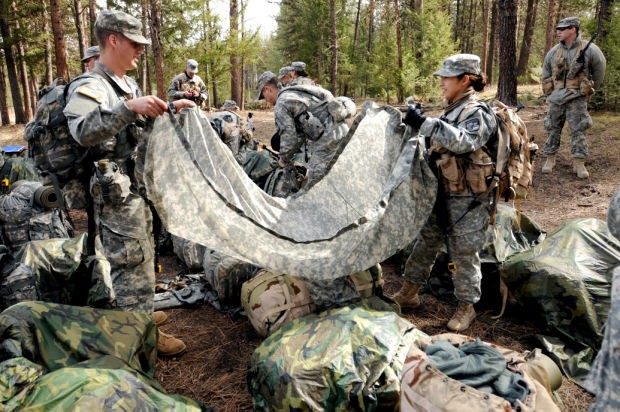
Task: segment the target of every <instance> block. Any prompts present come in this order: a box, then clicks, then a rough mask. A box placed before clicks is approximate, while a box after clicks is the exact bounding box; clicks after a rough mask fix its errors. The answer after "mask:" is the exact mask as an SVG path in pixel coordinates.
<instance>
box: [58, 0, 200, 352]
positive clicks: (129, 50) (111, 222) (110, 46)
mask: <svg viewBox="0 0 620 412" xmlns="http://www.w3.org/2000/svg"><path fill="white" fill-rule="evenodd" d="M95 35H96V37H97V40H98V43H99V45H100V47H101V55H100V57H99V61H98V62H97V63H96V65H95V68H94V69H93V71H92V73H93V74H94V76H90V77H86V78H81V79H78V80H76V81H75V82H73V83H71V86H70V88H69V92H68V98H67V106H66V108H65V110H64V113H65V115H66V116H67V120H68V124H69V130H70V132H71V135H72V136H73V138H74V139H75V140H76V141H77V142H78V143H79V144H80V145H82V146H85V147H89V148H90V152H91V153H92V155H93V156H94V158H95V160H97V162H95V164H96V170H95V174H94V176H93V178H92V180H91V193H92V195H93V201H94V209H95V212H94V213H95V216H94V218H95V223H96V225H97V238H98V241H100V242H101V245H102V247H103V250H104V253H105V256H106V257H107V258H108V260H109V261H110V265H111V273H112V283H113V286H114V291H115V294H116V298H117V302H118V307H119V308H121V309H123V310H134V311H139V312H144V313H148V314H152V313H153V299H154V293H155V272H154V262H153V238H152V230H153V228H152V216H151V212H150V210H149V207H148V205H147V203H146V201H145V198H144V197H143V196H144V192H145V191H144V183H143V181H142V175H141V173H140V171H141V166H143V164H144V158H143V157H142V156H144V146H145V142H144V141H143V140H142V139H141V127H140V126H141V125H142V124H143V123H141V122H137V121H139V120H141V119H143V116H148V117H150V118H155V117H157V116H160V115H162V114H164V113H165V112H166V111H168V110H170V111H172V112H173V113H175V112H176V111H177V110H180V109H183V108H184V107H195V104H194V103H193V102H191V101H189V100H186V99H181V100H176V101H174V102H172V103H168V104H167V103H166V102H165V101H163V100H161V99H159V98H157V97H156V96H142V91H141V90H140V88H139V87H138V85H137V83H136V82H135V80H133V79H132V78H130V77H127V76H126V73H127V71H128V70H135V69H136V68H137V63H138V60H139V58H140V56H141V55H142V54H143V53H144V46H145V45H147V44H150V42H149V41H148V40H147V39H146V38H144V37H143V35H142V24H141V23H140V21H139V20H137V19H136V18H134V17H132V16H130V15H128V14H126V13H123V12H120V11H112V10H104V11H102V12H100V13H99V16H98V18H97V21H96V23H95ZM158 349H159V351H160V353H161V354H168V355H172V354H176V353H180V352H182V351H183V350H184V349H185V344H183V342H181V341H180V340H178V339H176V338H174V337H172V336H170V335H166V334H164V333H160V335H159V343H158Z"/></svg>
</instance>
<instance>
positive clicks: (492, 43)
mask: <svg viewBox="0 0 620 412" xmlns="http://www.w3.org/2000/svg"><path fill="white" fill-rule="evenodd" d="M498 14H499V11H498V10H497V2H496V1H493V7H492V8H491V27H490V30H489V53H488V57H487V64H486V68H485V72H486V74H487V81H488V82H489V84H490V83H492V82H493V61H494V60H495V54H496V49H497V46H496V43H497V17H498Z"/></svg>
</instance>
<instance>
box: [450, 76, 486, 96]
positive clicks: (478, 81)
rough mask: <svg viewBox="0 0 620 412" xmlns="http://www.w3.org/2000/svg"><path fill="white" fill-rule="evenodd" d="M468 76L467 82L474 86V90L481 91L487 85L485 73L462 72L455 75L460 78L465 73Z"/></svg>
mask: <svg viewBox="0 0 620 412" xmlns="http://www.w3.org/2000/svg"><path fill="white" fill-rule="evenodd" d="M466 74H467V75H468V76H469V84H470V85H471V87H473V88H474V90H475V91H477V92H481V91H482V90H483V89H484V87H485V86H486V85H487V75H486V74H484V73H482V74H471V73H463V74H461V75H459V76H457V77H458V78H459V79H462V78H463V76H465V75H466Z"/></svg>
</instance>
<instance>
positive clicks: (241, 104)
mask: <svg viewBox="0 0 620 412" xmlns="http://www.w3.org/2000/svg"><path fill="white" fill-rule="evenodd" d="M239 1H240V3H239V4H240V9H239V10H240V11H241V13H240V16H241V42H242V43H243V39H244V37H245V5H244V3H243V0H239ZM239 72H240V73H239V75H240V78H241V80H240V82H239V83H240V84H241V87H240V89H241V96H240V98H239V103H237V105H238V106H239V109H241V110H244V107H245V104H244V101H245V87H244V86H245V61H244V59H243V57H241V69H240V70H239Z"/></svg>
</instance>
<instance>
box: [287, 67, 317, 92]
mask: <svg viewBox="0 0 620 412" xmlns="http://www.w3.org/2000/svg"><path fill="white" fill-rule="evenodd" d="M291 68H292V71H291V74H290V76H291V81H290V82H289V84H288V85H289V86H297V85H306V86H316V84H315V83H314V81H313V80H312V79H311V78H309V77H308V76H309V74H308V72H307V71H306V63H304V62H293V63H291Z"/></svg>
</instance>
